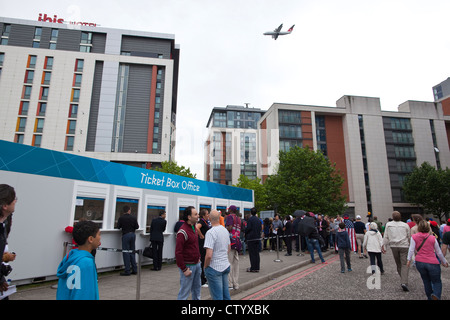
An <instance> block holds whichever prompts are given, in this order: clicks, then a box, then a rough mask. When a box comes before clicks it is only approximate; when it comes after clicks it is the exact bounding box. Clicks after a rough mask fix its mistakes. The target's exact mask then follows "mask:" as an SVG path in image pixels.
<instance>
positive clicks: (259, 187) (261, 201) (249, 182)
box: [234, 174, 269, 212]
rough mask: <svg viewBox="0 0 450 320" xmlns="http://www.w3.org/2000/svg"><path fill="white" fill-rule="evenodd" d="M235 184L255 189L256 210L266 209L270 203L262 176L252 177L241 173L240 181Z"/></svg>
mask: <svg viewBox="0 0 450 320" xmlns="http://www.w3.org/2000/svg"><path fill="white" fill-rule="evenodd" d="M234 186H235V187H239V188H244V189H251V190H253V191H254V198H255V208H256V210H257V211H258V212H259V211H262V210H266V208H267V207H268V205H269V203H268V201H267V191H266V187H265V185H264V184H262V183H261V179H260V178H256V179H250V178H248V177H247V176H245V175H243V174H241V175H240V176H239V180H238V183H237V184H235V185H234Z"/></svg>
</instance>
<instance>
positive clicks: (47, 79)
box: [42, 71, 52, 85]
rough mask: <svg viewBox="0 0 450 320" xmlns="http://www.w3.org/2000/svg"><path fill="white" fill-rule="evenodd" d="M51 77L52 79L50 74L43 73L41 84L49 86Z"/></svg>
mask: <svg viewBox="0 0 450 320" xmlns="http://www.w3.org/2000/svg"><path fill="white" fill-rule="evenodd" d="M51 77H52V73H51V72H48V71H44V73H43V74H42V84H46V85H49V84H50V79H51Z"/></svg>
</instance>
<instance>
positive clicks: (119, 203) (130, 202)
mask: <svg viewBox="0 0 450 320" xmlns="http://www.w3.org/2000/svg"><path fill="white" fill-rule="evenodd" d="M125 206H128V207H130V209H131V215H132V216H134V217H136V218H138V209H139V200H138V199H128V198H117V199H116V215H115V218H114V226H115V227H116V228H117V221H118V220H119V217H120V216H121V215H122V214H123V210H124V207H125Z"/></svg>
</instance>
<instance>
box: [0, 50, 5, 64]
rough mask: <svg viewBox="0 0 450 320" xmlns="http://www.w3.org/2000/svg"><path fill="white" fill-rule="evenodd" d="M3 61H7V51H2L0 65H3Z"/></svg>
mask: <svg viewBox="0 0 450 320" xmlns="http://www.w3.org/2000/svg"><path fill="white" fill-rule="evenodd" d="M3 61H5V53H4V52H0V67H1V66H3Z"/></svg>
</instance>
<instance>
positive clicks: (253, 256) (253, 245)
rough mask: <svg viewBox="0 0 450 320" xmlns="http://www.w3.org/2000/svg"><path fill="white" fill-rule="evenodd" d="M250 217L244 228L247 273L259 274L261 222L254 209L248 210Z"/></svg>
mask: <svg viewBox="0 0 450 320" xmlns="http://www.w3.org/2000/svg"><path fill="white" fill-rule="evenodd" d="M250 213H251V214H252V216H251V217H250V219H248V221H247V227H246V228H245V239H246V240H247V248H248V255H249V257H250V268H248V269H247V272H259V262H260V258H259V248H260V244H261V231H262V223H261V220H260V219H259V218H258V217H257V216H256V208H252V209H251V210H250Z"/></svg>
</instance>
